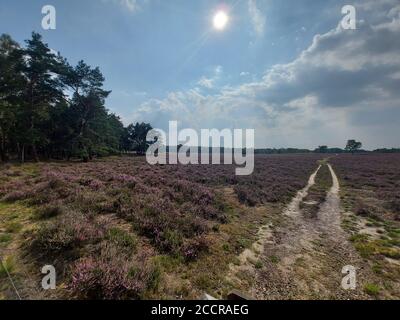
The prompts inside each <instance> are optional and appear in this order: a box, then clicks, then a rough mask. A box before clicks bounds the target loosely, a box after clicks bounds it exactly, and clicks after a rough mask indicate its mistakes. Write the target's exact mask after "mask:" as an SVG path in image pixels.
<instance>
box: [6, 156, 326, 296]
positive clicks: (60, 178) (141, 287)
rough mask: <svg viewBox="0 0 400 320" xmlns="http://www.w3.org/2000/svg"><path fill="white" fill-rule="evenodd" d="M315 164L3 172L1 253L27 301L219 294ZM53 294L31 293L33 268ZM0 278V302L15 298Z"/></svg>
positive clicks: (28, 167)
mask: <svg viewBox="0 0 400 320" xmlns="http://www.w3.org/2000/svg"><path fill="white" fill-rule="evenodd" d="M320 158H321V157H320V156H318V155H304V156H302V155H296V156H290V155H282V156H257V157H256V161H255V172H254V173H253V175H251V176H245V177H238V176H235V171H234V170H235V167H234V166H225V165H220V166H218V165H198V166H182V165H178V166H175V165H166V166H151V165H148V164H147V162H146V161H145V158H140V157H114V158H107V159H104V160H96V161H93V162H90V163H81V162H76V163H74V162H69V163H68V162H49V163H40V164H25V165H11V164H7V165H3V166H1V170H0V181H1V185H0V197H1V204H0V210H1V215H0V218H1V220H0V223H1V228H0V232H1V233H0V239H1V242H0V250H1V253H2V256H6V258H5V259H4V260H5V262H6V263H7V264H8V269H10V270H11V271H12V273H13V277H14V278H15V279H16V280H15V281H16V283H17V286H19V288H20V291H21V292H22V294H24V295H25V298H31V297H37V296H38V295H39V296H40V295H42V294H44V295H45V296H44V298H64V297H68V298H86V299H89V298H97V299H104V298H105V299H140V298H198V297H199V296H200V295H201V293H202V292H203V291H204V290H207V291H209V292H212V293H213V294H215V295H219V296H223V294H224V290H228V289H229V283H225V282H226V280H225V278H224V274H225V272H226V270H227V269H228V267H229V264H230V263H232V262H234V261H235V257H236V256H237V255H238V254H239V253H240V252H241V251H243V250H244V249H245V248H246V247H248V246H250V245H251V244H252V242H253V241H256V240H257V239H256V237H257V229H258V228H259V227H260V226H261V225H263V224H265V223H266V222H267V220H268V219H272V216H273V215H272V213H276V212H279V211H280V210H281V209H282V208H283V206H284V205H285V204H286V203H288V202H289V201H290V199H291V198H292V197H293V196H294V195H295V194H296V192H297V191H298V190H299V189H301V188H303V187H304V186H305V185H306V183H307V179H308V177H309V175H310V174H311V172H312V171H313V170H315V169H316V167H317V160H318V159H320ZM45 264H51V265H54V266H55V267H56V269H57V271H58V281H62V285H61V286H59V287H58V289H57V290H55V291H54V292H51V293H38V291H39V289H38V288H37V287H38V285H39V279H40V274H37V270H38V268H40V267H41V266H43V265H45ZM4 276H5V275H4V272H2V279H1V292H2V294H3V295H4V297H6V298H12V297H13V294H14V293H13V290H12V288H11V287H10V285H9V283H8V282H7V281H6V280H7V279H6V278H5V277H4Z"/></svg>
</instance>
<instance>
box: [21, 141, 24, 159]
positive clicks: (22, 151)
mask: <svg viewBox="0 0 400 320" xmlns="http://www.w3.org/2000/svg"><path fill="white" fill-rule="evenodd" d="M21 162H22V163H24V162H25V144H23V145H22V148H21Z"/></svg>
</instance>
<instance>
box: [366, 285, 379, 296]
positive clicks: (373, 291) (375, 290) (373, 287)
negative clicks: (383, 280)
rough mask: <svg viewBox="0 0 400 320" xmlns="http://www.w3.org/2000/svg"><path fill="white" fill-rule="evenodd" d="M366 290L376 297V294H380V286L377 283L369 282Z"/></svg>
mask: <svg viewBox="0 0 400 320" xmlns="http://www.w3.org/2000/svg"><path fill="white" fill-rule="evenodd" d="M364 291H365V293H367V294H369V295H370V296H374V297H376V296H378V294H379V292H380V288H379V286H377V285H376V284H373V283H367V284H366V285H365V286H364Z"/></svg>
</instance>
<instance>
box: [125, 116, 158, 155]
mask: <svg viewBox="0 0 400 320" xmlns="http://www.w3.org/2000/svg"><path fill="white" fill-rule="evenodd" d="M152 129H153V128H152V127H151V125H150V124H148V123H144V122H142V123H138V122H137V123H136V124H135V125H134V124H130V125H129V126H128V127H127V128H126V133H125V137H124V145H125V146H126V147H127V150H129V151H135V152H136V153H137V154H139V155H144V154H145V153H146V150H147V149H148V147H149V146H150V144H151V143H153V142H154V141H147V134H148V133H149V131H150V130H152Z"/></svg>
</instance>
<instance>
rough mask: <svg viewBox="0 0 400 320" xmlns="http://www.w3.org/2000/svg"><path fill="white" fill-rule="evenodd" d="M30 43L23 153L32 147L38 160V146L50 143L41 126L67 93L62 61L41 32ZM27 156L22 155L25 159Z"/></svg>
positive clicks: (26, 55) (25, 71)
mask: <svg viewBox="0 0 400 320" xmlns="http://www.w3.org/2000/svg"><path fill="white" fill-rule="evenodd" d="M26 43H27V47H26V49H24V50H23V55H24V65H23V67H22V74H23V76H24V78H25V80H26V89H25V90H24V92H23V107H24V108H23V113H22V118H21V123H20V125H21V126H23V127H24V129H25V131H24V139H23V141H22V146H23V147H22V153H24V149H25V148H24V146H25V144H26V145H28V146H30V147H31V150H32V154H33V157H34V159H35V160H36V161H38V160H39V157H38V148H44V147H45V146H46V144H47V139H46V136H45V135H44V134H43V132H42V130H40V127H43V126H44V124H45V122H46V121H47V120H48V119H49V111H50V108H51V107H52V106H53V105H54V104H55V103H57V102H59V101H61V100H62V99H63V97H64V93H63V90H62V89H63V84H62V82H60V81H59V77H58V76H57V72H58V71H59V65H60V61H59V59H57V57H56V55H55V54H54V53H52V52H51V50H50V49H49V47H48V45H47V44H45V43H43V41H42V37H41V35H40V34H38V33H35V32H33V33H32V38H31V39H30V40H27V41H26ZM23 157H24V155H23V154H22V159H23Z"/></svg>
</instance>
